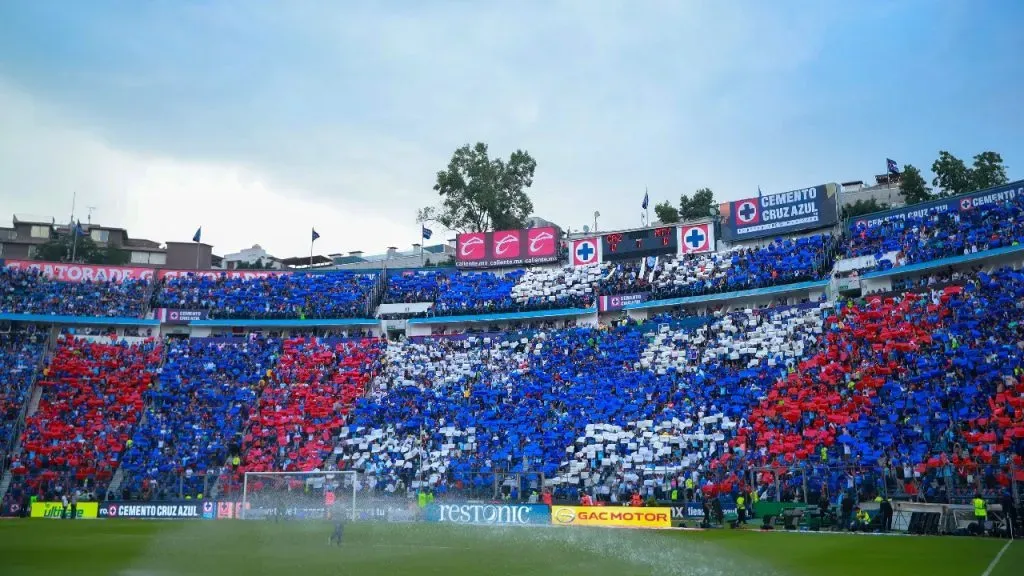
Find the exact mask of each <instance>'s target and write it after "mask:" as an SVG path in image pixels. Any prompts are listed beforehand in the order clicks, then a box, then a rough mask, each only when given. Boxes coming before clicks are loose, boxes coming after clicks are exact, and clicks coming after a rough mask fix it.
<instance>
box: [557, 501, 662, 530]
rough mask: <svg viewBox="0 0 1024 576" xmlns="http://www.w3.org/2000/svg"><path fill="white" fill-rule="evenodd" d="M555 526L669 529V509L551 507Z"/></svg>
mask: <svg viewBox="0 0 1024 576" xmlns="http://www.w3.org/2000/svg"><path fill="white" fill-rule="evenodd" d="M551 523H552V524H553V525H555V526H605V527H617V528H671V527H672V509H671V508H626V507H618V506H552V507H551Z"/></svg>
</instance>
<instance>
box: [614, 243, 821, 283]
mask: <svg viewBox="0 0 1024 576" xmlns="http://www.w3.org/2000/svg"><path fill="white" fill-rule="evenodd" d="M835 249H836V242H835V239H834V238H833V237H832V236H829V235H824V234H818V235H815V236H809V237H804V238H796V239H793V238H785V239H782V238H777V239H775V240H774V241H772V242H771V243H769V244H767V245H765V246H758V247H753V248H738V249H734V250H730V251H728V252H720V253H712V254H692V255H684V256H682V257H680V258H675V257H669V258H660V259H659V261H658V263H657V265H656V266H655V267H654V269H653V270H651V269H650V268H648V267H647V266H646V265H645V263H644V262H630V263H623V264H617V265H605V266H606V267H607V269H608V270H611V271H612V272H610V273H608V274H605V275H603V278H602V280H601V283H600V288H599V289H600V292H601V294H604V295H614V294H628V293H632V292H652V293H653V294H652V297H653V298H657V299H661V298H679V297H685V296H703V295H708V294H717V293H721V292H733V291H737V290H748V289H752V288H767V287H771V286H782V285H785V284H792V283H795V282H804V281H809V280H821V279H823V278H825V277H827V276H828V273H829V271H830V270H831V268H832V263H833V259H834V252H835ZM641 272H642V274H641Z"/></svg>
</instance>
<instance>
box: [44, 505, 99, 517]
mask: <svg viewBox="0 0 1024 576" xmlns="http://www.w3.org/2000/svg"><path fill="white" fill-rule="evenodd" d="M98 508H99V507H98V505H97V504H96V503H95V502H79V503H78V507H77V509H76V514H75V518H83V519H92V518H96V517H97V511H98ZM63 510H64V506H63V505H62V504H61V503H60V502H33V503H32V507H31V509H30V510H29V515H30V516H31V517H32V518H53V519H59V518H60V517H61V514H62V512H63ZM68 513H69V514H70V513H71V506H68Z"/></svg>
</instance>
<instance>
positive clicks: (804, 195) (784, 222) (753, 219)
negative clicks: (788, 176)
mask: <svg viewBox="0 0 1024 576" xmlns="http://www.w3.org/2000/svg"><path fill="white" fill-rule="evenodd" d="M838 195H839V185H838V184H835V183H829V184H820V185H818V186H812V187H810V188H802V189H800V190H791V191H789V192H782V193H779V194H765V195H763V196H758V197H755V198H744V199H743V200H735V201H733V202H724V203H722V204H721V206H720V209H719V210H720V213H721V217H722V239H723V240H727V241H729V242H739V241H743V240H750V239H754V238H764V237H766V236H777V235H780V234H786V233H789V232H798V231H800V230H813V229H815V228H824V227H825V226H831V225H833V224H835V223H836V222H837V221H838V220H839V209H838V202H837V196H838Z"/></svg>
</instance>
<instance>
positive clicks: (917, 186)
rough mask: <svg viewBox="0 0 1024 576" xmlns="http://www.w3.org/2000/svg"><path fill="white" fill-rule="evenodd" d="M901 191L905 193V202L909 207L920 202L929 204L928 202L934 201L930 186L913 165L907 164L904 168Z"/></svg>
mask: <svg viewBox="0 0 1024 576" xmlns="http://www.w3.org/2000/svg"><path fill="white" fill-rule="evenodd" d="M900 191H902V192H903V200H904V202H906V203H907V204H908V205H909V204H917V203H918V202H927V201H928V200H932V199H933V198H932V189H931V188H929V187H928V184H927V183H926V182H925V181H924V176H921V171H920V170H918V169H917V167H916V166H914V165H913V164H907V165H905V166H904V167H903V173H902V174H901V181H900Z"/></svg>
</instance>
